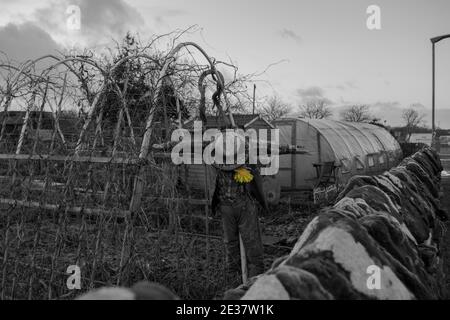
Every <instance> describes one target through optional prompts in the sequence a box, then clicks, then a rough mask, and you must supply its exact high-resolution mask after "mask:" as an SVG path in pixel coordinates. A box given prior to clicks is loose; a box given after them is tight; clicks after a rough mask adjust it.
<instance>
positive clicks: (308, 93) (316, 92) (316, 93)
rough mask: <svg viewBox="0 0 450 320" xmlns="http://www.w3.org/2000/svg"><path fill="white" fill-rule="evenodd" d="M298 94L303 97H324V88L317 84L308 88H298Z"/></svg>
mask: <svg viewBox="0 0 450 320" xmlns="http://www.w3.org/2000/svg"><path fill="white" fill-rule="evenodd" d="M297 94H298V95H299V96H300V97H301V98H302V99H305V98H322V97H323V96H324V90H323V89H322V88H320V87H317V86H312V87H308V88H306V89H302V88H300V89H297Z"/></svg>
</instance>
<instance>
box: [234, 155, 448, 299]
mask: <svg viewBox="0 0 450 320" xmlns="http://www.w3.org/2000/svg"><path fill="white" fill-rule="evenodd" d="M441 171H442V166H441V162H440V160H439V157H438V155H437V153H436V152H435V151H433V150H432V149H430V148H424V149H422V150H421V151H419V152H417V153H415V154H414V155H412V156H411V157H408V158H405V159H404V160H403V161H402V162H401V163H400V164H399V166H397V167H395V168H392V169H391V170H389V171H388V172H385V173H383V174H381V175H378V176H354V177H353V178H351V179H350V180H349V182H348V184H347V185H346V187H345V188H344V190H343V191H342V192H341V193H340V194H339V196H338V199H337V201H336V202H335V204H334V206H333V207H327V208H325V209H323V210H322V211H321V212H320V213H319V214H318V216H317V217H315V218H314V219H313V220H312V221H311V223H310V224H309V225H308V226H307V227H306V229H305V230H304V232H303V233H302V235H301V236H300V238H299V239H298V241H297V243H296V245H295V247H294V248H293V249H292V251H291V253H290V254H289V255H288V256H286V257H283V258H280V259H278V260H277V261H275V262H274V263H273V266H272V268H271V269H270V270H269V271H268V272H266V273H265V274H263V275H260V276H258V277H256V278H253V279H251V280H250V281H249V284H248V285H247V286H241V287H239V288H237V289H233V290H230V291H228V292H227V293H226V295H225V298H229V299H233V298H242V299H439V298H443V297H445V295H446V293H445V289H444V283H445V281H443V274H442V263H441V259H440V247H441V239H442V237H443V232H444V229H443V223H442V221H445V220H446V219H447V214H446V213H445V212H444V211H443V210H442V209H441V208H440V202H439V188H440V179H441V177H440V172H441Z"/></svg>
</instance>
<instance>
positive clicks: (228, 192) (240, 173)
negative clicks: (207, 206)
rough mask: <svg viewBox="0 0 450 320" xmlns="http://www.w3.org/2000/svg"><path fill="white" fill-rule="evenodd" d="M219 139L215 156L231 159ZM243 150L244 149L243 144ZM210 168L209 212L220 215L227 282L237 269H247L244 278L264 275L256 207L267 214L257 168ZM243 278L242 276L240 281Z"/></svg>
mask: <svg viewBox="0 0 450 320" xmlns="http://www.w3.org/2000/svg"><path fill="white" fill-rule="evenodd" d="M227 135H228V136H230V135H231V140H234V141H235V142H236V141H241V143H242V142H243V143H244V144H245V139H243V138H242V137H240V136H239V135H238V134H236V133H227ZM220 137H222V136H219V139H217V140H216V144H215V150H216V153H217V151H219V153H222V154H224V155H225V156H226V157H230V156H231V157H232V156H234V155H233V151H234V149H233V148H225V149H224V150H223V148H222V146H223V143H222V140H221V139H220ZM227 140H229V139H227ZM245 149H248V147H247V144H245ZM214 166H215V167H216V169H217V170H216V179H215V181H216V183H215V188H214V193H213V197H212V210H213V213H218V214H220V215H221V219H222V226H223V235H224V242H225V250H226V262H227V271H228V275H229V277H230V278H231V279H230V281H231V282H233V280H234V279H238V278H239V274H240V271H241V268H242V269H244V270H245V269H246V268H247V270H246V271H247V272H248V277H253V276H256V275H258V274H260V273H263V272H264V262H263V244H262V239H261V231H260V227H259V219H258V211H259V210H258V206H260V207H261V208H262V209H263V210H265V211H266V212H267V211H268V206H267V201H266V198H265V195H264V191H263V187H262V179H261V175H260V172H259V168H258V167H257V165H249V164H237V165H223V164H222V165H218V164H214ZM242 259H243V260H242ZM245 262H246V263H245ZM244 270H242V271H244ZM243 273H245V272H243ZM246 276H247V275H245V276H243V279H244V281H245V279H246Z"/></svg>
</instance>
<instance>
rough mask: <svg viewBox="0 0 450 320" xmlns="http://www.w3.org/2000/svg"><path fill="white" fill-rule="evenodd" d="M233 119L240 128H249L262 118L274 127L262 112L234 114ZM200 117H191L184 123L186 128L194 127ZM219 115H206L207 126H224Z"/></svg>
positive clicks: (269, 125)
mask: <svg viewBox="0 0 450 320" xmlns="http://www.w3.org/2000/svg"><path fill="white" fill-rule="evenodd" d="M233 119H234V123H235V124H236V126H238V127H240V128H247V127H249V126H251V125H252V124H253V123H254V122H255V121H257V120H262V121H263V122H264V123H265V124H266V125H267V126H268V127H270V128H274V126H273V125H272V124H271V123H270V122H268V121H267V120H265V119H264V118H263V117H262V116H261V115H260V114H234V113H233ZM195 120H197V121H198V119H191V120H188V121H186V122H185V123H184V127H185V128H188V129H190V128H192V127H193V124H194V121H195ZM222 125H223V124H222V122H221V121H220V118H219V116H212V115H209V116H206V128H220V127H221V126H222Z"/></svg>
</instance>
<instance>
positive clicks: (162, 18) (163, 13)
mask: <svg viewBox="0 0 450 320" xmlns="http://www.w3.org/2000/svg"><path fill="white" fill-rule="evenodd" d="M157 11H159V13H158V14H157V15H155V21H156V22H157V23H158V24H166V20H168V19H169V18H174V17H179V16H183V15H185V14H187V13H188V12H187V11H185V10H180V9H157Z"/></svg>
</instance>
